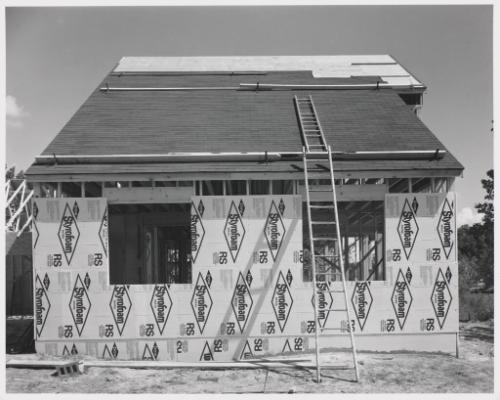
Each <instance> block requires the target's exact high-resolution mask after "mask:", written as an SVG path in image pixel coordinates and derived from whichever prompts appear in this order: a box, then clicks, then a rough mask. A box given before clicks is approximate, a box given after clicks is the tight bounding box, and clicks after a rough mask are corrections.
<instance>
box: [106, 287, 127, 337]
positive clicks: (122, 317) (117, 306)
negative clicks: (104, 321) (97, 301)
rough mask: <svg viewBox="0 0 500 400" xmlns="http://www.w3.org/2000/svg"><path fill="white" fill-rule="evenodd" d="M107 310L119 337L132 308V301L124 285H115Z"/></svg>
mask: <svg viewBox="0 0 500 400" xmlns="http://www.w3.org/2000/svg"><path fill="white" fill-rule="evenodd" d="M109 308H110V309H111V314H112V315H113V319H114V320H115V325H116V328H117V329H118V333H119V334H120V336H121V335H122V332H123V329H124V328H125V324H126V323H127V319H128V316H129V314H130V309H131V308H132V301H131V300H130V296H129V294H128V290H127V287H126V286H125V285H115V287H114V289H113V293H112V294H111V300H110V301H109Z"/></svg>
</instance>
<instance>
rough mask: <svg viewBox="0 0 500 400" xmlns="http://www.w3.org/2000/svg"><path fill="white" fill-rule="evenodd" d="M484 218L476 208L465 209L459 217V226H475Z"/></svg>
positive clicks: (460, 212)
mask: <svg viewBox="0 0 500 400" xmlns="http://www.w3.org/2000/svg"><path fill="white" fill-rule="evenodd" d="M482 219H483V216H482V215H481V214H479V213H478V212H477V210H476V209H475V208H470V207H464V208H462V209H461V210H460V211H459V212H458V215H457V225H458V226H462V225H474V224H476V223H478V222H481V220H482Z"/></svg>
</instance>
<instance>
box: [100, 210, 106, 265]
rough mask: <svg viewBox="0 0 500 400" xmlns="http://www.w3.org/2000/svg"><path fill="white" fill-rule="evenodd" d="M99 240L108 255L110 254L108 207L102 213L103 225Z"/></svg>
mask: <svg viewBox="0 0 500 400" xmlns="http://www.w3.org/2000/svg"><path fill="white" fill-rule="evenodd" d="M99 240H100V241H101V245H102V249H103V251H104V254H106V257H107V256H108V208H107V207H106V209H105V210H104V214H102V219H101V226H100V227H99Z"/></svg>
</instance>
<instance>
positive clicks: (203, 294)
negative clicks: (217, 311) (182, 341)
mask: <svg viewBox="0 0 500 400" xmlns="http://www.w3.org/2000/svg"><path fill="white" fill-rule="evenodd" d="M212 305H213V302H212V296H210V290H209V288H208V286H207V284H206V283H205V280H204V279H203V275H202V274H201V272H200V273H199V274H198V279H197V281H196V285H195V287H194V291H193V297H192V298H191V308H192V310H193V314H194V318H195V320H196V323H197V324H198V328H199V329H200V333H203V330H204V329H205V325H206V324H207V320H208V317H209V316H210V311H211V310H212Z"/></svg>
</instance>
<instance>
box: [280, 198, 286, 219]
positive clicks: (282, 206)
mask: <svg viewBox="0 0 500 400" xmlns="http://www.w3.org/2000/svg"><path fill="white" fill-rule="evenodd" d="M278 210H279V211H280V214H281V215H283V213H284V212H285V202H284V201H283V199H281V200H280V204H279V205H278Z"/></svg>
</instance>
